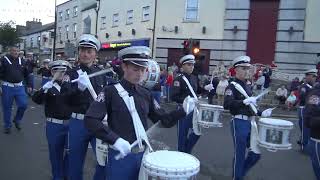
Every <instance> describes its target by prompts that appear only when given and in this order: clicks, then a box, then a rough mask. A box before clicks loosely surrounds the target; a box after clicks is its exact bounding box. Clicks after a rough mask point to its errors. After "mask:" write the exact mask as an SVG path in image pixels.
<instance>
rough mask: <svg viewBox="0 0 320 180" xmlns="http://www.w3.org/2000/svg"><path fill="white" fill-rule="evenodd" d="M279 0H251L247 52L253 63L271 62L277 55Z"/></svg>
mask: <svg viewBox="0 0 320 180" xmlns="http://www.w3.org/2000/svg"><path fill="white" fill-rule="evenodd" d="M278 11H279V0H251V2H250V17H249V29H248V42H247V54H248V56H250V57H251V59H252V63H261V64H271V63H272V61H273V60H274V56H275V47H276V35H277V22H278V21H277V20H278Z"/></svg>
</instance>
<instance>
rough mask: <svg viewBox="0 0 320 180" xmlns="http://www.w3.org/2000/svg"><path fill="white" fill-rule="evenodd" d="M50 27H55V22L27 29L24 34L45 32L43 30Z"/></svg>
mask: <svg viewBox="0 0 320 180" xmlns="http://www.w3.org/2000/svg"><path fill="white" fill-rule="evenodd" d="M50 29H54V22H52V23H49V24H44V25H42V26H41V28H38V29H32V30H31V31H27V32H26V34H23V35H22V36H26V35H30V34H35V33H38V32H43V31H48V30H50Z"/></svg>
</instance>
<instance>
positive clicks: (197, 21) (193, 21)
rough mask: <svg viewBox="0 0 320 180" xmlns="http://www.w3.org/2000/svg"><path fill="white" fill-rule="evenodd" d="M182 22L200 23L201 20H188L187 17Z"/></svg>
mask: <svg viewBox="0 0 320 180" xmlns="http://www.w3.org/2000/svg"><path fill="white" fill-rule="evenodd" d="M182 23H200V21H199V20H186V19H184V20H182Z"/></svg>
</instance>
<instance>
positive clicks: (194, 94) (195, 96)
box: [182, 75, 198, 100]
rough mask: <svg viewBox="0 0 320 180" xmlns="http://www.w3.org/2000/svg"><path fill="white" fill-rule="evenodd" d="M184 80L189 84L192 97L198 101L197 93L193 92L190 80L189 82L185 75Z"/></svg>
mask: <svg viewBox="0 0 320 180" xmlns="http://www.w3.org/2000/svg"><path fill="white" fill-rule="evenodd" d="M182 79H183V80H184V81H185V82H186V83H187V86H188V88H189V90H190V92H191V94H192V96H193V97H194V98H195V99H196V100H198V97H197V95H196V93H195V92H194V90H193V88H192V86H191V84H190V82H189V80H188V79H187V78H186V77H185V76H184V75H182Z"/></svg>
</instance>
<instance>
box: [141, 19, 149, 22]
mask: <svg viewBox="0 0 320 180" xmlns="http://www.w3.org/2000/svg"><path fill="white" fill-rule="evenodd" d="M148 21H150V19H147V20H142V21H141V22H148Z"/></svg>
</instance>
